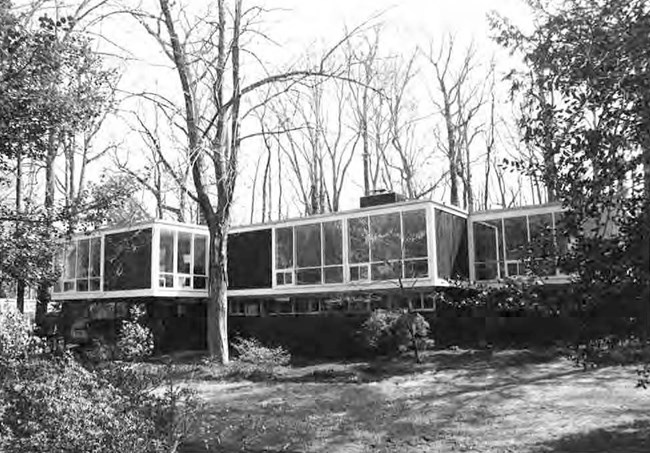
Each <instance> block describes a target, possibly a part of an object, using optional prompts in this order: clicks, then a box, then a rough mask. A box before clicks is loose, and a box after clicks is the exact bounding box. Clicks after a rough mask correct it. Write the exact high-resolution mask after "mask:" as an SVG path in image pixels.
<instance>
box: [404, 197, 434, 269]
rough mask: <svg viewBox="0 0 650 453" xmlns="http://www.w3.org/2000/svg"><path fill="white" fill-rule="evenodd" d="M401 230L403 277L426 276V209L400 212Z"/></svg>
mask: <svg viewBox="0 0 650 453" xmlns="http://www.w3.org/2000/svg"><path fill="white" fill-rule="evenodd" d="M402 232H403V235H404V277H405V278H424V277H428V275H429V262H428V259H427V256H428V251H427V213H426V211H425V210H424V209H418V210H415V211H404V212H403V213H402Z"/></svg>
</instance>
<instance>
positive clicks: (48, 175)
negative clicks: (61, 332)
mask: <svg viewBox="0 0 650 453" xmlns="http://www.w3.org/2000/svg"><path fill="white" fill-rule="evenodd" d="M56 135H57V134H56V132H55V131H50V133H49V137H48V148H47V155H46V156H45V203H44V206H45V215H46V220H45V221H46V222H47V231H48V234H50V227H51V225H52V215H53V212H52V210H53V208H54V160H55V158H56V149H57V147H56ZM50 300H51V296H50V285H49V284H48V283H47V282H41V283H39V285H38V296H37V301H36V314H35V321H36V325H38V326H39V327H40V326H42V323H43V320H44V318H45V315H46V314H47V309H48V305H49V303H50Z"/></svg>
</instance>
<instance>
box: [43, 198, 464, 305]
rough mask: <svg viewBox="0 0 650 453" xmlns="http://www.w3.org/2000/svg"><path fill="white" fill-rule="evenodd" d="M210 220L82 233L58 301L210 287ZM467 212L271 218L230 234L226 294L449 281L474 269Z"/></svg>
mask: <svg viewBox="0 0 650 453" xmlns="http://www.w3.org/2000/svg"><path fill="white" fill-rule="evenodd" d="M207 251H208V232H207V228H206V227H203V226H199V225H186V224H180V223H174V222H165V221H155V222H152V223H150V224H142V225H134V226H132V227H130V228H123V229H119V230H110V229H106V230H100V231H97V232H94V233H92V234H91V235H84V236H79V237H75V238H73V239H72V241H70V243H69V244H68V245H67V247H66V248H65V251H64V254H63V257H62V263H63V272H62V276H61V280H60V281H59V283H58V284H57V285H56V286H55V288H54V293H53V298H54V299H55V300H68V299H88V300H90V299H105V298H128V297H171V298H204V297H206V296H207V287H208V285H207V269H208V264H207V258H208V253H207ZM469 270H470V269H469V261H468V236H467V214H466V213H465V212H464V211H462V210H459V209H456V208H453V207H448V206H445V205H441V204H437V203H434V202H430V201H412V202H402V203H394V204H389V205H382V206H375V207H369V208H364V209H358V210H355V211H348V212H344V213H333V214H324V215H318V216H312V217H306V218H299V219H292V220H286V221H282V222H276V223H272V224H264V225H249V226H245V227H235V228H233V229H232V230H231V233H230V235H229V237H228V280H229V287H228V295H229V296H231V297H233V298H238V297H240V298H242V297H243V298H251V297H280V296H291V295H299V294H324V293H341V292H346V291H352V292H353V291H357V290H358V291H367V290H373V291H374V290H400V289H414V288H426V287H435V286H447V285H450V284H452V283H453V282H454V281H456V280H458V279H467V278H468V277H469Z"/></svg>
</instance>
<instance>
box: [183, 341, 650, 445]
mask: <svg viewBox="0 0 650 453" xmlns="http://www.w3.org/2000/svg"><path fill="white" fill-rule="evenodd" d="M635 384H636V372H635V367H605V368H599V369H595V370H587V371H583V370H582V369H581V368H576V367H575V366H574V365H573V363H571V362H570V361H568V360H567V359H563V358H559V357H551V356H550V355H549V354H545V355H542V354H536V353H533V352H530V351H500V352H494V353H491V352H487V351H439V352H431V353H428V354H427V355H426V356H425V363H423V364H420V365H415V364H413V363H410V362H408V361H404V360H403V361H386V362H379V363H372V364H369V363H367V362H358V363H345V364H343V363H329V364H318V365H305V366H295V367H291V368H288V369H285V370H282V371H281V372H280V373H278V375H277V377H276V378H275V379H268V380H260V381H257V382H251V381H238V380H230V381H219V380H208V379H203V378H200V377H198V378H197V377H195V378H194V379H192V380H191V381H189V385H191V386H193V387H194V388H195V389H196V390H197V391H198V393H199V395H200V397H201V398H202V399H203V400H204V402H205V408H204V413H203V414H202V424H203V427H202V428H201V430H200V432H197V433H196V437H195V438H194V439H193V440H192V441H191V442H189V443H188V444H187V445H186V446H185V447H184V448H185V449H184V450H183V451H185V452H192V451H197V452H198V451H224V452H240V451H241V452H407V453H408V452H487V453H497V452H517V453H519V452H540V453H541V452H575V453H578V452H580V453H595V452H603V453H605V452H607V453H632V452H634V453H641V452H643V453H648V452H650V390H647V391H645V390H641V389H637V388H635ZM206 445H207V446H206Z"/></svg>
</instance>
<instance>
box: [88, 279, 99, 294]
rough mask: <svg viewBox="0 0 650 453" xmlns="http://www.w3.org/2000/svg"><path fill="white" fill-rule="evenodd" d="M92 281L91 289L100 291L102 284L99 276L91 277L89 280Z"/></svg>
mask: <svg viewBox="0 0 650 453" xmlns="http://www.w3.org/2000/svg"><path fill="white" fill-rule="evenodd" d="M88 281H89V283H90V290H91V291H99V285H100V281H101V280H100V279H99V278H91V279H89V280H88Z"/></svg>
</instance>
